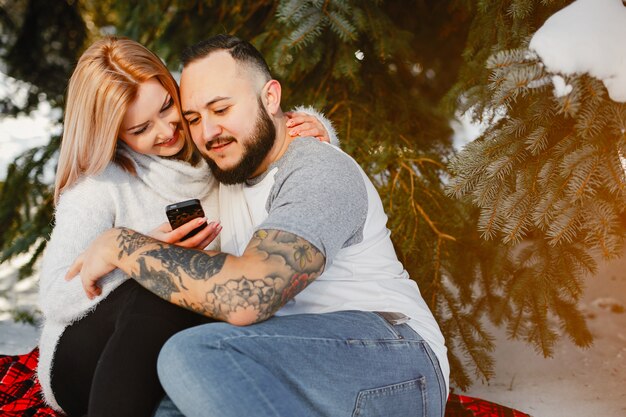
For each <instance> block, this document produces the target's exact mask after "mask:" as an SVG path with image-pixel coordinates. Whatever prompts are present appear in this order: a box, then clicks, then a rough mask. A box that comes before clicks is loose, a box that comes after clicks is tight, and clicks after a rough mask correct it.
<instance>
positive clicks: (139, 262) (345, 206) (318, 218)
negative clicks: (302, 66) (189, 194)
mask: <svg viewBox="0 0 626 417" xmlns="http://www.w3.org/2000/svg"><path fill="white" fill-rule="evenodd" d="M280 99H281V87H280V84H279V83H278V82H277V81H276V80H273V79H272V78H271V75H270V72H269V69H268V67H267V64H266V63H265V61H264V60H263V58H262V56H261V55H260V53H259V52H258V51H257V50H256V49H254V47H252V46H251V45H250V44H249V43H247V42H243V41H241V40H239V39H237V38H235V37H232V36H226V35H220V36H216V37H213V38H211V39H209V40H207V41H204V42H200V43H199V44H197V45H194V46H192V47H190V48H188V49H187V50H186V52H185V53H184V54H183V72H182V76H181V100H182V106H183V114H184V115H185V118H186V119H187V121H188V123H189V127H190V129H191V133H192V137H193V139H194V142H195V143H196V145H197V146H198V149H199V150H200V151H201V152H202V154H203V155H204V156H205V158H207V161H208V162H209V164H210V165H211V168H212V170H213V173H214V175H215V176H216V178H218V180H219V181H220V182H222V183H223V184H235V185H232V186H230V187H228V186H224V188H223V191H224V192H223V193H222V194H221V195H220V197H221V198H222V197H223V200H227V199H228V195H229V193H231V192H233V193H236V192H242V193H243V194H244V197H245V200H246V202H247V207H225V206H224V201H222V202H221V203H222V210H221V211H222V213H223V212H224V211H225V210H240V211H243V212H245V216H244V217H246V219H247V221H248V224H244V225H243V226H242V225H241V224H235V223H236V218H237V216H234V217H233V219H232V221H230V224H229V221H228V220H226V222H225V223H226V224H224V230H223V232H222V243H223V246H225V247H227V248H229V250H231V252H232V253H234V255H229V254H226V253H221V252H205V251H198V250H193V249H185V248H181V247H178V246H174V245H169V244H166V243H163V242H159V241H157V240H154V239H152V238H149V237H146V236H144V235H141V234H139V233H137V232H134V231H132V230H128V229H112V230H110V231H109V232H107V233H105V234H103V235H102V236H101V237H100V238H98V239H97V240H96V241H95V242H94V244H93V245H92V246H91V247H90V248H89V249H88V250H87V251H86V252H85V254H84V255H83V256H82V257H81V258H80V259H79V260H78V261H77V263H76V264H75V266H74V267H73V268H72V272H70V275H71V274H74V275H75V274H76V273H78V272H80V275H81V279H82V280H83V283H84V286H85V289H86V292H87V293H88V294H89V295H90V296H96V295H98V293H99V288H98V287H97V285H96V282H97V280H98V279H99V277H101V276H102V275H104V274H105V273H107V272H109V271H110V270H112V269H114V268H116V267H117V268H120V269H122V270H123V271H125V272H126V273H127V274H128V275H129V276H131V277H132V278H133V279H135V280H137V281H138V282H139V283H140V284H141V285H143V286H145V287H146V288H147V289H149V290H150V291H152V292H154V293H155V294H157V295H159V296H161V297H162V298H164V299H166V300H168V301H170V302H172V303H177V304H179V305H182V306H185V307H187V308H189V309H192V310H194V311H197V312H199V313H201V314H204V315H206V316H209V317H213V318H216V319H219V320H222V321H224V323H211V324H207V325H203V326H199V327H196V328H192V329H189V330H187V331H184V332H181V333H179V334H178V335H176V336H174V337H173V338H172V339H170V341H169V342H168V343H167V344H166V345H165V347H164V348H163V350H162V351H161V355H160V358H159V376H160V379H161V382H162V384H163V386H164V388H165V390H166V392H167V394H168V395H169V397H170V398H171V400H172V401H173V402H174V404H175V405H176V406H177V407H178V409H179V410H180V411H181V412H182V413H183V414H184V415H186V416H213V415H215V416H225V417H230V416H238V417H241V416H289V417H291V416H332V417H337V416H356V415H358V416H383V415H384V416H387V417H393V416H397V417H406V416H409V415H420V416H442V415H443V414H444V408H445V402H446V397H447V378H448V362H447V358H446V348H445V345H444V341H443V337H442V335H441V332H440V330H439V328H438V326H437V324H436V322H435V320H434V318H433V316H432V314H431V312H430V311H429V310H428V307H427V306H426V304H425V302H424V300H423V299H422V298H421V295H420V293H419V290H418V288H417V286H416V284H415V283H414V282H413V281H411V280H410V279H409V277H408V275H407V273H406V271H405V270H404V268H403V267H402V265H401V263H400V262H399V261H398V260H397V257H396V254H395V252H394V249H393V246H392V243H391V240H390V237H389V231H388V229H387V228H386V221H387V218H386V216H385V214H384V211H383V207H382V203H381V201H380V197H379V196H378V194H377V193H376V190H375V189H374V187H373V185H372V183H371V182H370V181H369V180H368V179H367V177H366V175H365V174H364V172H363V171H362V170H361V169H360V167H359V166H358V165H357V164H356V162H355V161H354V160H352V159H351V158H350V157H349V156H347V155H346V154H345V153H343V152H341V151H340V150H338V149H337V148H335V147H333V146H331V145H328V144H323V143H319V142H318V141H316V140H314V139H313V138H304V139H295V140H294V139H293V138H291V137H290V136H289V135H288V132H287V131H286V128H285V127H283V126H284V125H285V124H284V122H285V116H284V114H283V113H282V111H281V108H280ZM224 214H225V218H228V216H227V215H226V214H227V213H224ZM222 221H223V222H224V220H222ZM194 226H195V225H191V226H190V228H193V227H194ZM181 229H183V228H181ZM184 232H185V230H182V231H181V233H184ZM223 249H224V248H223Z"/></svg>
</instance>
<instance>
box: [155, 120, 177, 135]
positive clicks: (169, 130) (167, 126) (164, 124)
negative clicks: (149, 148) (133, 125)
mask: <svg viewBox="0 0 626 417" xmlns="http://www.w3.org/2000/svg"><path fill="white" fill-rule="evenodd" d="M175 129H176V123H174V122H172V121H170V120H165V119H159V121H158V122H157V131H158V134H159V135H160V136H162V137H164V138H170V137H172V136H173V135H174V131H175Z"/></svg>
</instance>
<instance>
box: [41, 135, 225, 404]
mask: <svg viewBox="0 0 626 417" xmlns="http://www.w3.org/2000/svg"><path fill="white" fill-rule="evenodd" d="M123 152H124V153H125V154H126V155H128V156H129V157H130V158H131V159H132V160H133V161H134V162H135V165H136V168H137V175H136V176H134V175H131V174H129V173H128V172H126V171H124V170H122V169H121V168H120V167H119V166H117V165H116V164H110V165H109V166H108V167H107V168H106V169H105V171H104V172H103V173H101V174H99V175H96V176H92V177H86V178H84V179H82V180H81V181H80V182H79V183H77V184H76V185H74V186H73V187H71V189H69V190H67V191H65V192H63V194H62V195H61V197H60V199H59V203H58V205H57V207H56V214H55V219H56V224H55V226H54V230H53V232H52V236H51V237H50V241H49V242H48V247H47V249H46V252H45V254H44V258H43V263H42V266H41V274H40V279H39V306H40V308H41V311H42V312H43V316H44V324H43V329H42V333H41V339H40V341H39V352H40V357H39V366H38V376H39V381H40V382H41V386H42V389H43V393H44V397H45V399H46V401H47V402H48V404H50V405H51V406H52V407H53V408H55V409H57V410H60V407H59V405H58V403H57V402H56V400H55V398H54V395H53V393H52V389H51V386H50V384H51V374H50V371H51V367H52V360H53V356H54V351H55V348H56V345H57V343H58V341H59V338H60V336H61V334H62V333H63V331H64V330H65V328H66V327H67V326H68V325H70V324H71V323H73V322H75V321H77V320H79V319H81V318H82V317H84V316H85V315H86V314H87V313H88V312H90V311H91V310H93V308H94V307H95V306H96V304H98V302H100V301H102V300H103V299H104V298H105V297H106V296H107V295H108V294H109V293H110V292H111V291H112V290H113V289H115V288H116V287H117V286H119V285H120V284H121V283H122V282H123V281H124V280H126V279H127V276H126V275H124V274H123V273H122V272H121V271H119V270H115V271H113V272H112V273H111V274H109V275H107V276H106V277H105V278H104V279H103V280H102V281H100V285H102V296H100V297H96V298H95V299H94V300H89V299H88V298H87V296H86V295H85V293H84V291H83V288H82V285H81V280H80V278H79V277H76V278H75V279H73V280H72V281H69V282H67V281H65V279H64V277H65V273H66V272H67V270H68V268H69V267H70V265H71V264H72V262H73V261H74V260H75V259H76V257H77V256H78V255H79V254H80V253H82V252H83V251H84V250H85V249H86V248H87V247H88V245H89V244H90V243H91V242H92V241H93V240H94V239H95V238H96V237H97V236H99V235H100V234H101V233H103V232H104V231H106V230H108V229H110V228H111V227H130V228H132V229H133V230H136V231H138V232H141V233H147V232H149V231H151V230H152V229H154V228H155V227H156V226H158V225H160V224H161V223H163V222H166V221H167V217H166V216H165V206H166V205H168V204H171V203H175V202H178V201H182V200H188V199H190V198H197V199H199V200H200V201H201V203H202V207H203V208H204V212H205V214H206V216H207V218H208V220H209V221H212V220H218V219H219V213H218V204H217V202H218V201H217V183H216V181H215V180H214V179H213V177H212V176H211V174H210V171H209V169H208V166H207V165H206V163H205V162H204V160H202V161H201V162H200V163H199V164H198V166H196V167H194V166H191V165H190V164H187V163H185V162H181V161H175V160H172V159H165V158H160V157H156V156H148V155H141V154H138V153H136V152H133V151H131V150H130V149H128V148H127V147H124V149H123ZM217 247H218V245H217V242H215V241H214V242H213V243H212V244H211V245H210V246H209V248H210V249H216V248H217ZM85 343H89V341H85Z"/></svg>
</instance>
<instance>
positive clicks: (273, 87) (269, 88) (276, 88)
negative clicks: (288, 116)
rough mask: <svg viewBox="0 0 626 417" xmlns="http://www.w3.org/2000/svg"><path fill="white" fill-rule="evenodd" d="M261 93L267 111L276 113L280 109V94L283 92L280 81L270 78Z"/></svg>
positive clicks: (272, 113)
mask: <svg viewBox="0 0 626 417" xmlns="http://www.w3.org/2000/svg"><path fill="white" fill-rule="evenodd" d="M261 94H262V97H263V104H265V108H266V109H267V112H268V113H269V114H271V115H276V114H277V113H278V112H279V111H280V96H281V94H282V88H281V86H280V83H279V82H278V81H277V80H269V81H268V82H267V83H265V86H264V87H263V91H262V92H261Z"/></svg>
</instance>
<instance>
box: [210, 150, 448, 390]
mask: <svg viewBox="0 0 626 417" xmlns="http://www.w3.org/2000/svg"><path fill="white" fill-rule="evenodd" d="M237 193H243V194H244V196H245V200H246V203H247V207H245V208H243V209H241V211H240V212H233V210H235V211H236V210H237V209H236V208H235V207H234V206H233V205H231V204H230V201H231V200H233V201H234V197H233V196H234V195H236V194H237ZM222 204H223V206H222ZM229 211H230V212H231V213H233V216H232V217H231V218H232V219H233V222H232V223H231V222H229V220H228V218H229V216H225V215H224V214H225V213H227V212H229ZM220 213H221V214H222V216H221V219H222V225H223V227H224V229H223V230H222V232H221V242H222V250H223V251H227V252H231V253H236V254H241V253H243V251H244V250H245V247H246V246H247V244H248V242H249V240H250V238H251V237H252V234H253V233H254V231H256V230H259V229H274V230H282V231H286V232H289V233H292V234H295V235H297V236H299V237H301V238H303V239H305V240H307V241H308V242H309V243H311V244H313V245H314V246H315V247H316V248H317V249H318V250H320V251H321V253H322V254H324V256H325V257H326V267H325V270H324V273H323V274H322V275H321V276H319V277H318V278H317V279H316V280H315V281H313V282H312V283H311V284H309V286H308V287H306V288H305V289H304V290H303V291H302V292H300V293H299V294H298V295H297V296H296V297H295V298H294V299H293V300H291V301H290V302H288V303H287V304H286V305H285V306H284V307H282V308H281V309H280V310H279V311H278V312H277V313H276V315H278V316H280V315H289V314H302V313H329V312H334V311H345V310H361V311H390V312H399V313H403V314H405V315H406V316H408V317H410V318H411V320H410V321H409V322H408V324H409V325H410V326H411V327H412V328H413V329H414V330H415V331H416V332H418V333H419V334H420V336H422V338H423V339H424V340H425V341H426V342H427V343H428V345H429V346H430V347H431V349H432V350H433V351H434V353H435V355H436V356H437V359H438V360H439V364H440V366H441V371H442V373H443V375H444V378H445V380H446V385H447V386H448V387H449V382H448V381H449V364H448V359H447V353H446V352H447V349H446V346H445V342H444V338H443V335H442V334H441V330H440V329H439V326H438V325H437V322H436V321H435V319H434V317H433V315H432V313H431V311H430V309H429V308H428V306H427V305H426V303H425V301H424V299H423V298H422V296H421V294H420V291H419V289H418V287H417V284H416V283H415V281H412V280H411V279H409V276H408V273H407V271H406V270H405V269H404V267H403V266H402V264H401V263H400V261H399V260H398V258H397V256H396V253H395V250H394V248H393V245H392V242H391V239H390V232H389V230H388V229H387V227H386V223H387V216H386V214H385V212H384V209H383V205H382V202H381V200H380V196H379V195H378V192H377V191H376V189H375V188H374V185H373V184H372V183H371V181H370V180H369V178H368V177H367V175H366V174H365V172H363V170H362V169H361V168H360V167H359V165H358V164H357V163H356V161H354V160H353V159H352V158H351V157H350V156H348V155H347V154H345V153H344V152H343V151H341V150H340V149H338V148H336V147H334V146H332V145H328V144H325V143H320V142H319V141H317V140H315V139H313V138H298V139H295V140H294V141H293V142H292V143H291V144H290V145H289V148H288V149H287V151H286V153H285V154H284V155H283V156H282V157H281V158H280V159H279V160H278V161H276V162H275V163H274V164H272V165H271V166H270V167H269V169H268V170H267V171H266V173H265V174H264V175H262V176H260V177H258V178H255V179H254V180H253V181H250V182H249V183H247V184H244V185H241V186H221V188H220ZM243 217H247V220H248V222H245V223H244V224H242V223H241V221H240V220H241V219H242V218H243ZM235 223H236V224H235Z"/></svg>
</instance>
